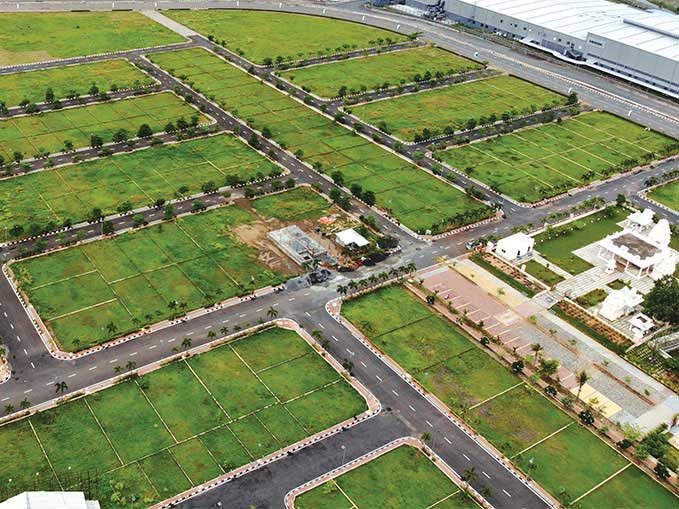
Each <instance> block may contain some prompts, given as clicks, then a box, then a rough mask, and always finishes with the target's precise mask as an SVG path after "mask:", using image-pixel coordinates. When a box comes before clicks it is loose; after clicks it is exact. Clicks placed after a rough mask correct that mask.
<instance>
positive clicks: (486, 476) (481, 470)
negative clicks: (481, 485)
mask: <svg viewBox="0 0 679 509" xmlns="http://www.w3.org/2000/svg"><path fill="white" fill-rule="evenodd" d="M481 473H482V474H483V475H485V476H486V477H487V478H488V479H490V476H489V475H488V474H487V473H485V472H484V471H483V470H481Z"/></svg>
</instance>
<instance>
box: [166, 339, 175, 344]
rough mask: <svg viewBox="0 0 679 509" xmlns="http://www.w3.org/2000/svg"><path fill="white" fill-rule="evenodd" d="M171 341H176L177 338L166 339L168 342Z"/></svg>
mask: <svg viewBox="0 0 679 509" xmlns="http://www.w3.org/2000/svg"><path fill="white" fill-rule="evenodd" d="M173 341H177V338H172V339H168V340H167V342H168V343H172V342H173Z"/></svg>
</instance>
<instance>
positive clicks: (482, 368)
mask: <svg viewBox="0 0 679 509" xmlns="http://www.w3.org/2000/svg"><path fill="white" fill-rule="evenodd" d="M342 313H343V314H344V316H345V317H346V318H347V319H348V320H350V321H351V322H352V323H353V324H354V325H355V326H356V327H358V328H359V329H360V330H361V331H362V332H363V333H364V334H366V336H368V337H369V338H370V339H371V341H372V342H373V343H374V344H375V345H377V346H378V347H379V348H380V349H381V350H382V351H384V352H385V353H386V354H387V355H389V356H390V357H391V358H392V359H394V360H395V361H396V362H397V363H398V364H399V365H401V366H402V367H403V368H404V369H405V370H406V371H408V372H409V373H410V374H411V375H413V376H414V377H415V378H416V379H417V380H418V381H419V382H420V384H421V385H422V386H423V387H425V389H427V390H428V391H429V392H431V393H432V394H434V395H435V396H436V397H438V398H439V399H440V400H441V401H443V403H444V404H445V405H447V406H448V407H450V408H452V409H453V410H454V411H456V412H458V413H459V415H461V416H462V418H463V419H465V420H466V421H467V422H468V423H469V425H470V426H472V427H473V428H474V429H475V430H476V431H477V432H478V433H479V434H481V435H483V436H484V437H485V438H486V439H488V440H489V441H490V442H491V443H492V444H493V445H495V446H496V447H497V448H498V449H499V450H500V451H502V452H503V453H504V454H505V455H506V456H508V457H510V458H512V460H513V461H515V463H516V464H517V465H518V466H519V467H520V468H522V469H523V470H524V471H525V472H526V473H527V474H529V475H530V476H531V477H533V478H534V479H535V480H536V481H537V482H538V483H540V484H541V485H542V486H543V487H544V488H545V489H547V490H548V491H549V492H550V493H551V494H552V495H554V496H555V497H557V498H559V499H560V500H562V501H564V502H567V501H569V500H570V501H572V500H574V499H575V498H577V497H579V496H580V495H582V494H584V493H585V492H587V491H588V490H589V489H591V488H593V487H594V486H596V485H597V484H599V483H600V482H602V481H603V480H605V479H606V478H608V477H609V476H610V475H611V474H613V473H614V472H617V471H618V470H619V469H620V468H622V467H623V466H624V465H625V464H627V460H626V459H625V458H624V457H623V456H622V455H620V454H618V453H617V452H616V451H615V450H614V449H612V448H611V447H609V446H608V445H606V444H605V443H604V442H603V441H602V440H600V439H599V438H598V437H597V436H596V435H595V434H593V433H590V432H589V431H588V430H586V429H584V428H583V427H582V426H580V425H579V423H578V422H576V421H575V420H574V419H573V418H572V417H570V416H569V415H567V414H566V413H564V412H562V411H561V410H560V409H559V408H557V407H556V406H555V405H553V404H552V403H551V402H550V400H549V399H548V398H546V397H544V396H543V395H542V394H540V393H538V392H536V390H535V389H533V388H531V387H529V386H527V385H526V384H525V383H522V382H521V379H520V378H518V377H517V376H516V375H514V374H513V373H511V371H510V370H509V369H507V368H506V367H504V366H502V365H501V364H499V363H498V362H496V361H495V360H494V359H493V358H491V357H490V355H488V353H487V352H486V351H484V350H483V349H481V348H477V347H476V346H474V345H473V344H471V342H470V341H469V340H467V339H466V338H465V337H464V335H463V334H462V333H461V331H459V329H458V328H457V327H456V326H455V325H453V324H452V323H449V322H445V320H443V319H442V318H438V316H436V315H434V313H433V312H432V311H431V309H430V308H429V307H428V306H427V305H426V304H425V303H423V302H422V301H420V300H418V299H417V298H416V297H415V296H414V295H412V294H411V293H410V292H408V290H406V289H405V288H403V287H402V286H396V285H394V286H390V287H386V288H382V289H379V290H376V291H374V292H371V293H369V294H367V295H364V296H361V297H359V298H357V299H352V300H349V301H348V302H345V303H344V304H343V306H342ZM423 315H424V316H423ZM433 318H436V319H437V320H441V322H443V323H444V324H445V326H447V328H448V333H447V334H446V335H443V334H442V332H443V331H442V330H441V329H440V328H439V325H437V322H435V321H432V319H433ZM418 329H419V331H418V332H415V331H417V330H418ZM460 341H464V342H466V343H468V348H466V349H464V348H463V347H462V344H461V343H460ZM425 361H429V362H430V365H429V366H428V367H426V368H422V367H421V366H422V364H424V363H425ZM557 431H558V433H557ZM550 435H552V436H550ZM547 437H549V438H547ZM517 455H518V456H517ZM531 460H532V467H531ZM340 479H341V478H340ZM639 484H642V482H639ZM643 484H645V485H648V488H644V489H648V491H649V493H648V495H647V496H648V497H649V499H650V500H655V499H657V500H665V499H666V496H667V494H666V493H665V492H664V488H662V487H661V486H660V485H659V484H657V483H653V482H651V481H650V480H648V482H645V483H643ZM340 485H341V486H342V487H344V486H343V484H342V483H341V482H340ZM376 485H380V484H379V483H377V484H376ZM604 488H605V486H604ZM330 491H334V490H330ZM326 492H328V490H324V491H323V493H326ZM313 493H314V492H313V491H312V492H310V494H309V496H308V499H309V503H310V504H311V501H313V504H314V505H309V508H310V509H312V508H314V507H317V505H315V504H320V503H321V502H318V501H319V500H321V497H319V496H318V493H319V492H318V491H317V492H316V493H317V495H312V494H313ZM328 497H329V498H328V500H331V501H335V499H336V497H335V495H332V496H331V494H330V493H329V492H328ZM620 499H622V497H620ZM299 500H300V501H301V502H304V501H305V498H304V497H300V499H299ZM616 500H618V498H616ZM357 505H358V506H359V507H362V506H361V504H360V503H357ZM603 506H604V505H600V506H599V507H603ZM642 506H643V504H642ZM299 507H300V509H307V508H306V506H303V505H302V506H299ZM318 507H321V508H324V507H326V506H324V505H318ZM327 507H332V508H335V507H344V506H343V505H341V504H340V503H339V502H336V501H335V502H333V503H332V504H330V505H329V506H327ZM346 507H347V509H349V507H350V506H346ZM366 507H373V506H372V505H371V504H368V505H366ZM436 507H438V506H436ZM591 507H596V506H595V505H592V506H591ZM606 507H608V506H606ZM620 507H621V508H623V507H624V508H627V507H629V508H630V509H632V508H633V507H640V506H639V505H634V504H633V503H632V504H630V505H623V506H620ZM644 507H646V506H644ZM648 507H656V506H648ZM657 507H665V506H663V505H658V506H657Z"/></svg>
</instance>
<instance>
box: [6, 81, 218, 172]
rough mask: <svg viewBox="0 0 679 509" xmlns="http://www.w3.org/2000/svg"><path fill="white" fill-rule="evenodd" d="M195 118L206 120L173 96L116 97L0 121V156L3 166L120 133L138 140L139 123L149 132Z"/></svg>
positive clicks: (86, 145)
mask: <svg viewBox="0 0 679 509" xmlns="http://www.w3.org/2000/svg"><path fill="white" fill-rule="evenodd" d="M191 117H195V122H194V123H196V124H200V123H204V122H206V121H207V118H206V117H205V116H203V115H202V114H200V112H199V111H198V110H196V109H194V108H193V107H191V106H189V105H188V104H187V103H185V102H184V101H183V100H182V99H180V98H179V97H177V96H176V95H175V94H173V93H171V92H162V93H158V94H149V95H146V96H140V97H133V98H130V99H120V100H117V101H110V102H104V103H98V104H91V105H88V106H77V107H73V108H65V109H63V110H53V111H47V112H43V113H37V114H35V115H26V116H19V117H13V118H3V119H0V156H2V157H3V158H4V159H3V160H4V162H5V163H8V162H10V161H17V162H20V161H22V160H23V159H28V158H31V157H46V156H48V155H49V154H54V153H56V152H62V151H65V150H67V149H69V147H68V146H67V145H68V144H67V142H70V144H71V145H70V149H79V148H84V147H88V146H90V145H92V138H91V137H92V136H95V135H96V136H98V137H99V138H100V139H101V141H102V142H103V143H110V142H111V141H113V140H114V135H116V134H117V133H120V132H121V130H122V131H124V133H125V136H124V137H123V138H121V139H120V141H124V140H125V139H126V138H133V137H136V136H137V133H138V130H139V128H140V127H141V125H142V124H147V125H148V126H149V127H150V129H151V132H153V133H158V132H163V131H164V130H165V127H166V125H167V124H168V123H169V122H177V120H178V119H179V118H184V119H185V121H186V122H188V121H189V120H190V119H191Z"/></svg>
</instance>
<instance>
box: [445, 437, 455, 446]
mask: <svg viewBox="0 0 679 509" xmlns="http://www.w3.org/2000/svg"><path fill="white" fill-rule="evenodd" d="M443 440H445V441H446V442H448V443H449V444H450V445H453V443H452V442H451V441H450V440H448V437H443Z"/></svg>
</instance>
